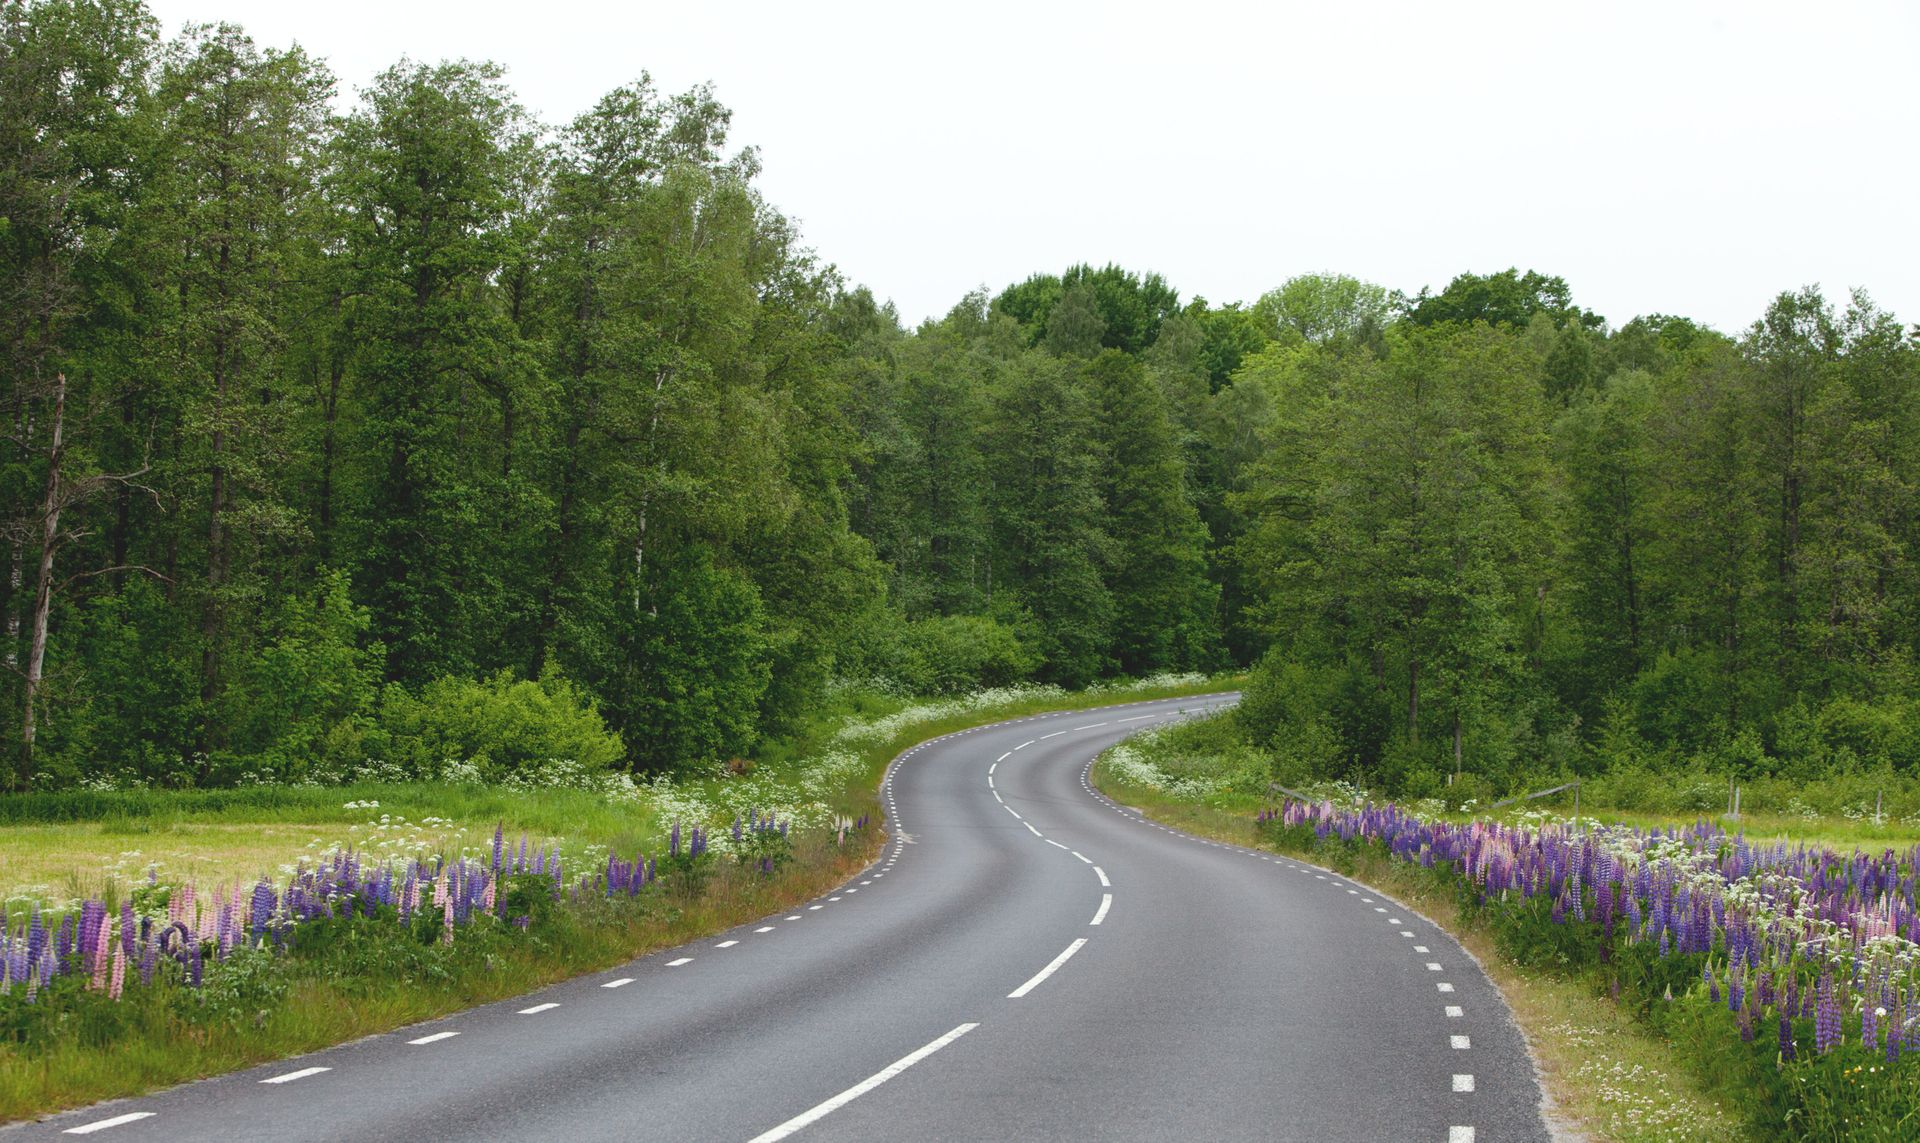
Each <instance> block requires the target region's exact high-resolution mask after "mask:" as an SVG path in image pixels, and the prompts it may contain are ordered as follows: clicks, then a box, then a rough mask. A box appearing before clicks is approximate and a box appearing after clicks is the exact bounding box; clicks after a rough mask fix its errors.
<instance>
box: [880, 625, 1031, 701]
mask: <svg viewBox="0 0 1920 1143" xmlns="http://www.w3.org/2000/svg"><path fill="white" fill-rule="evenodd" d="M884 654H885V662H884V665H883V669H884V671H885V672H886V674H887V675H888V676H889V677H890V678H891V679H892V680H893V681H895V682H897V683H898V684H900V686H901V687H902V689H904V690H906V691H908V692H910V693H913V694H924V695H957V694H965V693H966V692H968V691H973V690H979V689H981V688H982V687H1002V686H1008V685H1011V684H1013V683H1017V682H1020V681H1021V680H1023V679H1025V678H1027V677H1028V676H1029V675H1031V674H1032V673H1033V671H1034V669H1035V668H1036V667H1037V666H1038V665H1039V658H1038V656H1036V655H1035V654H1034V653H1033V652H1032V651H1031V650H1030V649H1029V648H1028V647H1026V645H1025V644H1023V643H1022V642H1021V641H1020V637H1019V635H1018V634H1017V633H1015V631H1014V629H1013V628H1012V627H1009V626H1007V625H1006V624H1004V623H1001V622H999V621H998V620H996V619H992V618H990V617H988V616H984V615H941V616H934V617H931V618H928V619H920V620H916V621H914V622H911V623H906V624H902V625H901V626H900V628H899V629H898V632H897V633H896V634H895V635H894V637H893V639H892V642H891V646H889V647H888V648H887V649H886V651H885V652H884Z"/></svg>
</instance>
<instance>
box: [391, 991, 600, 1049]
mask: <svg viewBox="0 0 1920 1143" xmlns="http://www.w3.org/2000/svg"><path fill="white" fill-rule="evenodd" d="M600 987H602V988H608V987H611V986H610V985H604V984H603V985H601V986H600ZM459 1034H460V1033H458V1032H435V1033H434V1034H433V1035H431V1036H422V1037H420V1038H419V1039H418V1040H408V1041H407V1043H409V1044H437V1043H439V1042H440V1041H442V1040H451V1039H453V1038H454V1037H455V1036H458V1035H459Z"/></svg>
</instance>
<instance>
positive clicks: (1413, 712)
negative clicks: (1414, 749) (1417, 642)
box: [1407, 659, 1420, 746]
mask: <svg viewBox="0 0 1920 1143" xmlns="http://www.w3.org/2000/svg"><path fill="white" fill-rule="evenodd" d="M1407 737H1408V739H1410V740H1411V741H1412V743H1413V745H1415V746H1418V745H1420V660H1419V659H1414V660H1413V661H1412V662H1410V663H1408V664H1407Z"/></svg>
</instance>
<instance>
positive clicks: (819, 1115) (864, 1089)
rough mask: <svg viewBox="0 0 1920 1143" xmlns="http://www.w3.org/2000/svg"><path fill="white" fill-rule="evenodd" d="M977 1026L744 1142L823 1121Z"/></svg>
mask: <svg viewBox="0 0 1920 1143" xmlns="http://www.w3.org/2000/svg"><path fill="white" fill-rule="evenodd" d="M979 1026H980V1025H979V1024H977V1023H974V1024H962V1025H960V1026H959V1027H958V1028H955V1029H954V1030H953V1031H951V1032H948V1033H947V1034H946V1035H944V1036H942V1037H940V1038H939V1039H937V1040H935V1041H933V1042H932V1043H930V1044H927V1045H926V1046H925V1047H922V1048H916V1049H914V1050H913V1051H911V1052H909V1053H907V1054H906V1055H904V1056H901V1057H900V1058H899V1059H897V1060H895V1061H894V1062H892V1063H890V1064H888V1065H887V1066H886V1067H884V1068H881V1069H880V1070H879V1071H877V1072H875V1073H873V1074H872V1075H870V1076H868V1077H867V1078H866V1079H863V1080H861V1081H860V1082H859V1083H857V1084H854V1085H853V1086H852V1087H850V1088H848V1089H847V1090H845V1091H843V1092H841V1093H840V1094H839V1095H836V1096H834V1097H833V1098H832V1099H829V1100H827V1101H826V1102H824V1103H821V1104H817V1105H815V1106H813V1107H811V1108H809V1109H807V1110H806V1111H803V1112H801V1113H800V1114H798V1115H796V1116H794V1117H793V1118H792V1119H789V1120H787V1121H786V1122H785V1123H782V1124H781V1125H780V1126H778V1127H775V1128H774V1129H773V1130H771V1131H764V1132H762V1133H760V1134H759V1135H756V1136H754V1137H753V1138H752V1139H750V1140H748V1143H775V1141H776V1140H780V1139H785V1138H786V1137H787V1136H789V1135H792V1134H793V1133H794V1132H796V1131H799V1130H800V1129H801V1128H803V1127H806V1126H807V1125H808V1124H811V1123H816V1122H818V1121H819V1120H822V1119H825V1118H826V1117H827V1116H829V1115H832V1114H833V1113H834V1112H835V1111H838V1110H839V1109H840V1108H843V1107H845V1106H846V1105H847V1104H849V1103H852V1102H853V1101H854V1100H856V1099H859V1098H860V1097H861V1096H863V1095H865V1094H867V1093H868V1092H870V1091H872V1090H873V1089H874V1088H876V1087H879V1086H880V1085H881V1084H883V1083H886V1082H887V1081H888V1080H890V1079H892V1078H893V1077H894V1076H897V1075H899V1074H900V1073H901V1072H904V1071H906V1070H907V1069H908V1068H910V1067H912V1066H913V1065H915V1064H917V1063H919V1062H920V1061H921V1060H924V1059H926V1058H927V1057H928V1056H931V1055H932V1054H934V1053H935V1052H937V1051H939V1050H940V1049H942V1048H944V1047H946V1046H947V1045H948V1044H951V1043H953V1042H954V1041H955V1040H958V1039H959V1038H960V1037H962V1036H964V1035H966V1034H967V1033H968V1032H971V1031H973V1030H974V1029H975V1028H978V1027H979Z"/></svg>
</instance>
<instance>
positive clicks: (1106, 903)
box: [1087, 893, 1113, 925]
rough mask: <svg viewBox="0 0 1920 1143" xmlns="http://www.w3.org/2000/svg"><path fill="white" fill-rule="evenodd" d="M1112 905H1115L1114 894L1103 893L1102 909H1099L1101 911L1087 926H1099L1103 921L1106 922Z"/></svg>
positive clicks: (1095, 914) (1101, 895) (1101, 898)
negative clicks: (1108, 910)
mask: <svg viewBox="0 0 1920 1143" xmlns="http://www.w3.org/2000/svg"><path fill="white" fill-rule="evenodd" d="M1112 904H1113V894H1111V893H1102V894H1100V909H1099V911H1098V912H1096V913H1094V915H1093V920H1091V921H1088V922H1087V924H1089V925H1097V924H1099V923H1100V922H1101V921H1104V920H1106V919H1107V909H1108V908H1109V907H1110V906H1111V905H1112Z"/></svg>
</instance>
